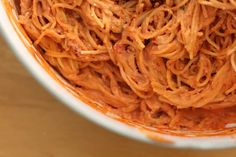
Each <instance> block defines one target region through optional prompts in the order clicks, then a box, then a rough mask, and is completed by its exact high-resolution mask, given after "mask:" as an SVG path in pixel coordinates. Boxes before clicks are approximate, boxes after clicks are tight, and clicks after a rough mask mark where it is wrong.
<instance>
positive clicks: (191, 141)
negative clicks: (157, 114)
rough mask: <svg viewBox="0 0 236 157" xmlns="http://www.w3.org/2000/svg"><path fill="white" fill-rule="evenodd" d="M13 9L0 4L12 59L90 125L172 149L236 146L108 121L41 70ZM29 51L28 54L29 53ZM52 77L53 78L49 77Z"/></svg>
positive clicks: (230, 140) (226, 140) (227, 138)
mask: <svg viewBox="0 0 236 157" xmlns="http://www.w3.org/2000/svg"><path fill="white" fill-rule="evenodd" d="M15 15H16V14H15V12H14V9H13V8H11V7H10V5H9V4H8V0H1V1H0V19H1V22H0V31H1V33H2V35H3V36H4V37H5V39H6V41H7V42H8V43H9V45H10V47H11V48H12V50H13V52H14V53H15V55H16V56H17V57H18V58H19V60H20V61H21V62H22V63H23V64H24V65H25V67H26V68H27V69H28V70H29V71H30V72H31V74H32V75H33V76H34V77H35V78H36V79H37V80H38V81H39V82H40V83H41V84H42V85H43V86H44V87H45V88H46V89H48V90H49V91H50V92H51V93H52V94H53V95H54V96H56V97H57V98H58V99H59V100H61V101H62V102H64V103H65V104H66V105H67V106H69V107H70V108H71V109H72V110H74V111H75V112H78V113H80V114H81V115H83V116H84V117H86V118H88V119H90V120H91V121H93V122H95V123H97V124H99V125H101V126H103V127H105V128H107V129H109V130H112V131H114V132H116V133H118V134H121V135H124V136H126V137H129V138H132V139H135V140H139V141H143V142H147V143H154V144H159V145H165V146H170V147H175V148H199V149H214V148H218V149H219V148H229V147H235V146H236V138H235V136H234V135H233V134H228V135H227V134H225V135H224V133H223V135H211V136H210V135H208V136H206V135H204V136H177V135H167V134H163V133H159V132H152V131H148V130H147V129H144V128H141V127H137V126H133V125H128V124H126V123H122V122H120V121H118V120H115V119H114V118H111V117H109V116H107V115H105V114H103V113H101V112H99V111H98V110H96V109H94V108H93V107H91V106H89V105H87V104H85V103H83V102H82V101H81V100H79V99H78V97H77V96H76V95H75V94H74V93H73V91H71V90H70V89H69V88H65V82H64V83H63V80H62V79H60V78H59V79H58V77H59V76H58V77H55V76H56V74H55V73H54V72H53V70H52V69H50V70H48V69H47V70H45V68H48V67H45V66H42V64H41V62H42V60H41V58H40V56H36V55H34V54H33V53H31V52H32V50H33V47H32V46H31V45H30V43H29V42H28V41H27V40H25V36H24V35H23V34H22V32H21V31H20V30H19V28H18V26H17V24H16V21H14V20H13V19H14V18H16V16H15ZM30 49H31V51H30ZM52 76H54V77H52Z"/></svg>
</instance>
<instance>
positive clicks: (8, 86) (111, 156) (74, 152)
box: [0, 37, 236, 157]
mask: <svg viewBox="0 0 236 157" xmlns="http://www.w3.org/2000/svg"><path fill="white" fill-rule="evenodd" d="M0 54H1V55H0V157H121V156H122V157H172V156H173V157H182V156H183V157H200V156H201V157H204V156H207V157H213V156H214V157H231V156H232V157H233V156H236V148H235V149H228V150H217V151H216V150H214V151H196V150H176V149H169V148H161V147H157V146H153V145H148V144H144V143H141V142H136V141H133V140H130V139H127V138H125V137H122V136H120V135H117V134H115V133H112V132H110V131H107V130H105V129H103V128H102V127H100V126H97V125H95V124H93V123H92V122H90V121H88V120H86V119H84V118H83V117H81V116H80V115H77V114H76V113H74V112H72V111H70V110H69V109H68V108H67V107H66V106H64V105H63V104H62V103H61V102H59V101H57V100H56V99H55V98H54V97H52V96H51V95H50V94H49V93H48V92H47V91H46V90H45V89H44V88H43V87H42V86H41V85H39V83H38V82H36V81H35V80H34V78H32V76H31V75H30V74H29V73H28V72H27V71H26V70H25V68H24V67H23V66H22V65H21V64H20V63H19V62H18V61H17V59H16V58H15V56H14V55H13V54H12V53H11V51H10V49H9V47H8V46H7V45H6V42H4V41H3V39H2V38H1V37H0Z"/></svg>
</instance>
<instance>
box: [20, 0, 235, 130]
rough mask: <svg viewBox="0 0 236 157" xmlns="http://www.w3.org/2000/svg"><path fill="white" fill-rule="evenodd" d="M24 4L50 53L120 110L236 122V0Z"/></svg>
mask: <svg viewBox="0 0 236 157" xmlns="http://www.w3.org/2000/svg"><path fill="white" fill-rule="evenodd" d="M20 8H21V11H20V15H19V21H20V23H21V24H22V25H23V27H24V29H25V30H26V32H27V33H28V35H29V36H30V38H31V39H32V41H33V43H34V45H35V46H36V47H38V48H40V50H41V52H42V55H43V57H44V58H45V59H46V60H47V61H48V62H49V63H50V64H51V65H52V66H53V67H54V68H55V69H56V70H57V71H58V72H59V73H60V74H61V75H62V76H64V77H65V78H66V79H67V80H68V81H69V82H70V83H71V84H72V85H73V86H75V87H76V91H77V92H78V93H82V94H83V95H85V96H86V97H88V99H90V100H93V101H96V102H97V103H99V104H100V105H102V106H104V107H106V108H108V109H109V110H110V111H112V112H114V113H115V114H117V115H119V116H121V117H124V118H127V119H130V120H132V121H136V122H139V123H141V124H145V125H149V126H154V127H165V128H177V129H179V128H185V129H193V128H194V129H200V130H201V129H206V127H208V129H219V128H220V127H224V125H225V124H227V123H230V122H236V118H234V119H233V118H231V119H230V117H236V112H235V111H236V109H235V108H234V106H235V104H236V103H235V102H236V72H235V71H236V58H235V53H236V1H235V0H21V2H20ZM224 116H225V117H227V118H225V117H224ZM219 121H222V124H219Z"/></svg>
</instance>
